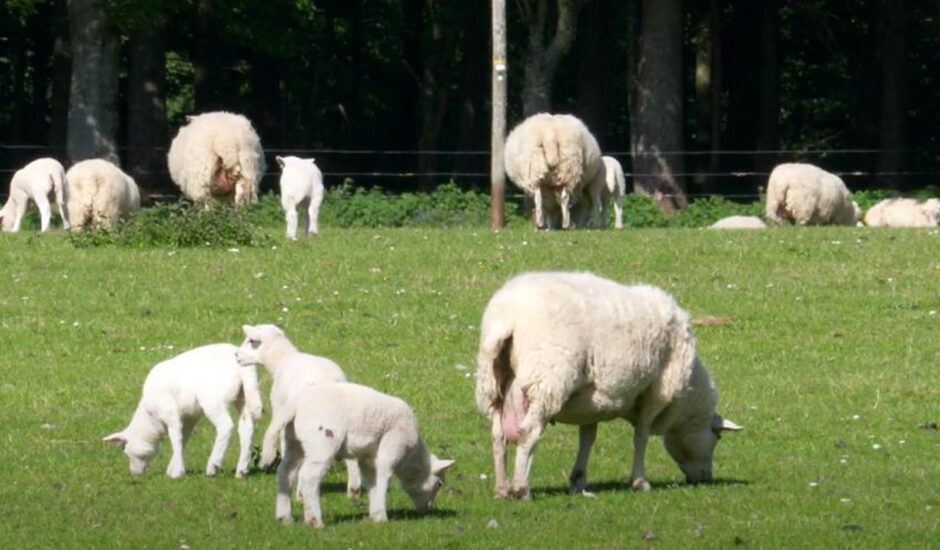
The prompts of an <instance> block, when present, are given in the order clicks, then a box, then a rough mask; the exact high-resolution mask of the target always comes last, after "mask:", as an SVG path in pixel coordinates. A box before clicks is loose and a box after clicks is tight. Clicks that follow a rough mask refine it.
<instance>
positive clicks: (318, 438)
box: [261, 383, 454, 527]
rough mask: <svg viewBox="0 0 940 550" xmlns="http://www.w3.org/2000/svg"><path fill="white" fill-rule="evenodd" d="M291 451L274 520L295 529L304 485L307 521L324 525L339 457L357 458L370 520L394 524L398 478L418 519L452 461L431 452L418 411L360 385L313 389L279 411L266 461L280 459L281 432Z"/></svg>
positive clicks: (265, 449)
mask: <svg viewBox="0 0 940 550" xmlns="http://www.w3.org/2000/svg"><path fill="white" fill-rule="evenodd" d="M282 431H283V433H284V436H285V446H284V448H285V453H284V457H283V460H282V461H281V464H280V466H279V467H278V470H277V499H276V504H275V517H276V518H277V519H278V520H279V521H281V522H283V523H290V522H291V521H292V517H291V493H292V490H293V488H294V486H296V485H299V490H300V494H301V495H302V497H303V502H304V521H305V522H306V523H307V524H308V525H311V526H313V527H323V516H322V513H321V511H320V481H321V480H322V479H323V476H324V475H325V474H326V471H327V470H328V469H329V467H330V464H332V463H333V461H334V460H335V459H336V458H345V459H351V460H357V461H358V463H359V467H360V468H361V469H362V478H363V484H364V486H365V488H366V490H367V491H368V493H369V517H370V519H371V520H372V521H373V522H376V523H382V522H385V521H388V515H387V513H386V511H385V494H386V492H387V491H388V485H389V482H390V481H391V478H392V475H393V474H394V475H395V476H397V477H398V478H399V479H400V480H401V485H402V489H404V491H405V492H406V493H408V496H409V497H411V500H412V502H413V503H414V506H415V509H416V510H417V511H418V512H419V513H425V512H427V510H428V508H429V507H430V505H431V503H432V502H433V500H434V497H435V496H436V494H437V491H438V489H440V487H441V485H442V484H443V482H444V472H446V471H447V469H448V468H450V467H451V466H453V465H454V461H453V460H441V459H439V458H437V457H436V456H434V455H433V454H431V453H430V452H428V449H427V447H426V446H425V444H424V441H423V440H422V439H421V435H420V434H419V433H418V422H417V420H416V419H415V415H414V412H413V411H412V410H411V407H409V406H408V404H407V403H405V402H404V401H402V400H401V399H399V398H397V397H392V396H390V395H386V394H384V393H380V392H378V391H376V390H373V389H371V388H367V387H365V386H360V385H358V384H349V383H334V384H312V385H306V386H303V387H301V388H299V389H298V391H297V392H296V393H295V394H294V395H293V397H291V399H290V401H288V403H287V405H286V406H284V407H281V409H280V410H279V411H278V412H276V413H275V415H274V419H273V420H272V421H271V429H269V430H268V432H267V433H266V434H265V436H264V444H263V445H262V451H261V462H262V463H268V462H270V461H272V460H273V459H274V454H275V446H276V444H277V441H278V439H279V434H280V433H281V432H282Z"/></svg>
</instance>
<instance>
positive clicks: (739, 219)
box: [709, 216, 767, 229]
mask: <svg viewBox="0 0 940 550" xmlns="http://www.w3.org/2000/svg"><path fill="white" fill-rule="evenodd" d="M766 227H767V224H766V223H764V220H762V219H760V218H758V217H757V216H728V217H727V218H722V219H720V220H718V221H717V222H715V223H713V224H711V225H710V226H709V229H764V228H766Z"/></svg>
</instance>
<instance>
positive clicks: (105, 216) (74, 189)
mask: <svg viewBox="0 0 940 550" xmlns="http://www.w3.org/2000/svg"><path fill="white" fill-rule="evenodd" d="M65 178H66V180H67V181H68V195H69V198H68V213H69V221H70V222H71V224H72V229H75V230H78V229H82V228H85V227H111V226H112V225H114V223H115V222H117V221H118V220H119V219H122V218H127V217H129V216H130V215H131V214H133V213H134V212H136V211H137V210H139V209H140V190H139V189H138V188H137V184H136V183H135V182H134V179H133V178H132V177H130V176H128V175H127V174H125V173H124V172H123V171H121V169H120V168H118V167H117V166H115V165H114V164H112V163H110V162H108V161H106V160H103V159H91V160H83V161H81V162H78V163H76V164H73V165H72V167H71V168H69V171H68V172H66V173H65Z"/></svg>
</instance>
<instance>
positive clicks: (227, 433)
mask: <svg viewBox="0 0 940 550" xmlns="http://www.w3.org/2000/svg"><path fill="white" fill-rule="evenodd" d="M203 410H204V411H205V413H206V418H208V419H209V422H212V425H213V426H215V444H214V445H213V446H212V452H211V453H210V454H209V462H208V463H207V464H206V475H208V476H214V475H215V474H216V472H218V471H219V470H220V469H221V468H222V458H223V457H224V456H225V450H226V449H228V442H229V439H231V437H232V429H233V428H234V426H235V425H234V423H233V422H232V417H231V416H229V414H228V409H227V408H226V406H225V404H224V403H218V404H215V405H212V406H209V407H204V408H203Z"/></svg>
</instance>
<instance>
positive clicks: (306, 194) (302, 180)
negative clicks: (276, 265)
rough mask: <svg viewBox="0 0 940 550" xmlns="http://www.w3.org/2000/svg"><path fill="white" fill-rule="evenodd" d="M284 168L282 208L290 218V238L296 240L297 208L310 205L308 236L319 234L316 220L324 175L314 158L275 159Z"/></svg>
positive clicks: (308, 210)
mask: <svg viewBox="0 0 940 550" xmlns="http://www.w3.org/2000/svg"><path fill="white" fill-rule="evenodd" d="M275 158H277V163H278V165H279V166H280V167H281V170H282V171H281V181H280V183H281V206H283V207H284V213H285V215H286V217H287V238H288V239H292V240H297V206H298V205H301V204H305V205H306V206H307V233H309V234H310V235H316V234H317V233H318V232H319V228H318V226H317V218H318V216H319V213H320V204H322V203H323V172H321V171H320V169H319V168H318V167H317V165H316V164H315V163H314V161H313V159H302V158H298V157H275Z"/></svg>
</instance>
